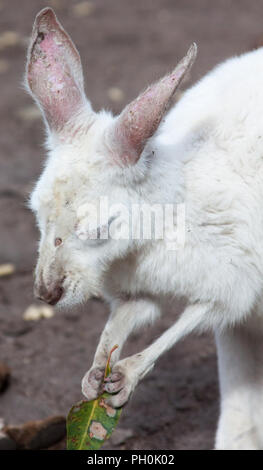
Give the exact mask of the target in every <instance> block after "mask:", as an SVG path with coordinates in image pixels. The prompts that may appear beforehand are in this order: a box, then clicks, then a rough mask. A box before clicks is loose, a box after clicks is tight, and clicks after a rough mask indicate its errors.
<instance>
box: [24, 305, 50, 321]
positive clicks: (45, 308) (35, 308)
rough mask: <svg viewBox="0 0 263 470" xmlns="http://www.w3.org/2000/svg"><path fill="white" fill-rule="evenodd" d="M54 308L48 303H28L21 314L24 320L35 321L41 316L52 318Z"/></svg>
mask: <svg viewBox="0 0 263 470" xmlns="http://www.w3.org/2000/svg"><path fill="white" fill-rule="evenodd" d="M53 316H54V309H53V308H52V307H51V306H50V305H34V304H32V305H30V306H29V307H28V308H27V309H26V311H25V312H24V314H23V319H24V320H26V321H37V320H40V319H41V318H52V317H53Z"/></svg>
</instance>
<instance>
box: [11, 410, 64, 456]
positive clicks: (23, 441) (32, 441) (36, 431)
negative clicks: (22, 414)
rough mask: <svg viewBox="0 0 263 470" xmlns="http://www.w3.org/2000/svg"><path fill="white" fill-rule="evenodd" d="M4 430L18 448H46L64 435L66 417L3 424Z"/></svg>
mask: <svg viewBox="0 0 263 470" xmlns="http://www.w3.org/2000/svg"><path fill="white" fill-rule="evenodd" d="M4 432H5V433H6V434H7V435H8V436H9V437H10V438H11V439H13V441H15V443H16V445H17V448H18V449H28V450H38V449H46V448H48V447H49V446H51V445H53V444H55V443H56V442H58V441H60V440H61V439H63V438H64V437H65V435H66V419H65V418H64V416H52V417H50V418H47V419H44V420H42V421H28V422H27V423H25V424H22V425H17V426H5V428H4Z"/></svg>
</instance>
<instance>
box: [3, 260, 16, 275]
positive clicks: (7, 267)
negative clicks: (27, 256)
mask: <svg viewBox="0 0 263 470" xmlns="http://www.w3.org/2000/svg"><path fill="white" fill-rule="evenodd" d="M15 270H16V269H15V266H14V265H13V264H12V263H6V264H0V277H4V276H10V275H11V274H14V272H15Z"/></svg>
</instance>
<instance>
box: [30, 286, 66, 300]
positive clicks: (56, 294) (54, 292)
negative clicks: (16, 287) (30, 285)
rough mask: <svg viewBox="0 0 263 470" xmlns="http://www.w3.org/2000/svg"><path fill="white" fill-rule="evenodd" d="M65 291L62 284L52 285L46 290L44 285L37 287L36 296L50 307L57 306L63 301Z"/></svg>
mask: <svg viewBox="0 0 263 470" xmlns="http://www.w3.org/2000/svg"><path fill="white" fill-rule="evenodd" d="M63 292H64V289H63V287H62V285H61V284H55V285H51V286H50V287H48V288H46V287H45V286H44V285H43V284H42V285H41V286H39V287H36V296H37V297H38V298H39V299H40V300H43V301H44V302H46V303H48V304H50V305H56V304H57V303H58V301H59V300H60V299H61V297H62V294H63Z"/></svg>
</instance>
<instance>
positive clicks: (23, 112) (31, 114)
mask: <svg viewBox="0 0 263 470" xmlns="http://www.w3.org/2000/svg"><path fill="white" fill-rule="evenodd" d="M16 116H17V117H18V118H19V119H21V120H22V121H35V120H37V119H40V118H41V112H40V110H39V109H38V107H37V106H35V105H34V104H33V105H31V106H25V107H24V108H20V109H18V110H17V111H16Z"/></svg>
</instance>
